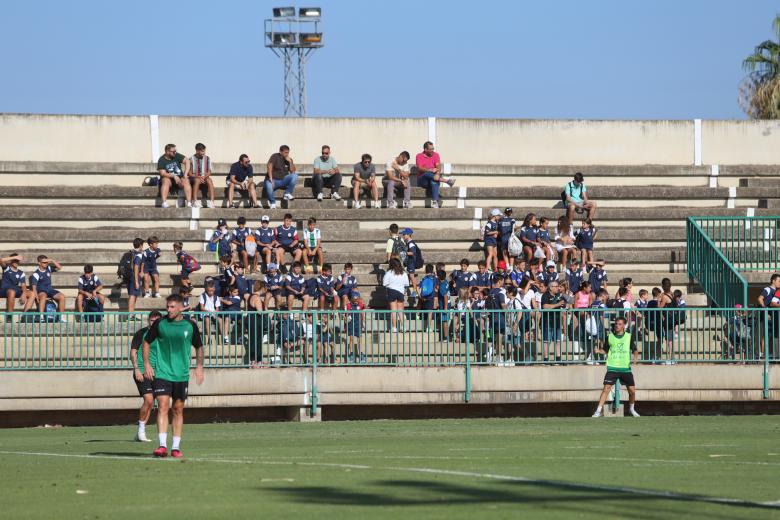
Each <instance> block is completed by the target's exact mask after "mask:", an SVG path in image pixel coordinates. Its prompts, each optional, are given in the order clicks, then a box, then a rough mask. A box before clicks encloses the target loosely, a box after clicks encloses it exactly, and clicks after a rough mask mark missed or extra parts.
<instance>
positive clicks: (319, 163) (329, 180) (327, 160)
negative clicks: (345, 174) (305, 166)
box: [311, 144, 341, 201]
mask: <svg viewBox="0 0 780 520" xmlns="http://www.w3.org/2000/svg"><path fill="white" fill-rule="evenodd" d="M325 186H327V187H328V188H330V198H331V199H333V200H341V195H339V188H341V171H340V170H339V165H338V163H337V162H336V159H335V158H334V157H333V156H332V155H331V154H330V146H328V145H327V144H326V145H323V146H322V154H321V155H320V156H319V157H316V158H315V159H314V172H313V175H312V178H311V189H312V193H313V194H314V196H315V197H317V200H320V201H321V200H322V197H323V195H322V189H323V188H324V187H325Z"/></svg>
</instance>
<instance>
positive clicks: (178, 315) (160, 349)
mask: <svg viewBox="0 0 780 520" xmlns="http://www.w3.org/2000/svg"><path fill="white" fill-rule="evenodd" d="M166 301H167V308H168V315H167V316H166V317H165V318H160V319H159V320H157V321H156V322H154V324H153V325H152V326H151V327H150V328H149V332H147V333H146V337H145V338H144V345H143V352H144V355H143V358H144V378H145V379H146V380H147V381H151V382H152V388H153V390H154V397H155V399H157V408H158V409H157V434H158V436H159V439H160V447H159V448H157V449H156V450H154V456H155V457H167V456H168V411H169V410H172V411H173V420H172V421H171V422H172V425H173V447H172V449H171V457H174V458H179V457H181V456H182V453H181V449H180V448H179V445H180V443H181V434H182V430H183V428H184V402H185V401H186V400H187V389H188V385H189V380H190V359H191V356H192V348H193V347H195V350H196V353H197V355H196V366H195V382H196V383H197V384H199V385H200V384H201V383H203V342H202V340H201V337H200V330H199V329H198V325H197V324H196V323H195V322H194V321H192V320H190V319H187V318H185V317H184V315H183V314H182V311H183V310H184V302H183V300H182V298H181V296H179V295H178V294H172V295H170V296H168V298H167V299H166ZM154 342H157V349H156V350H157V356H156V358H157V359H156V360H155V362H154V363H152V362H151V350H152V349H151V344H153V343H154Z"/></svg>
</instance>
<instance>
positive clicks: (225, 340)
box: [222, 334, 230, 345]
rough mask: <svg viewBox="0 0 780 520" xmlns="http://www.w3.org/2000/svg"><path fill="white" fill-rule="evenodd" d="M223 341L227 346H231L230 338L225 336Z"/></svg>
mask: <svg viewBox="0 0 780 520" xmlns="http://www.w3.org/2000/svg"><path fill="white" fill-rule="evenodd" d="M222 341H223V342H224V343H225V345H229V344H230V336H228V335H227V334H225V335H224V336H222Z"/></svg>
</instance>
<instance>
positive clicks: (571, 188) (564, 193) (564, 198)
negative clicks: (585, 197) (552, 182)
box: [561, 182, 582, 208]
mask: <svg viewBox="0 0 780 520" xmlns="http://www.w3.org/2000/svg"><path fill="white" fill-rule="evenodd" d="M567 184H568V186H569V188H570V190H571V194H572V195H574V188H576V186H572V183H571V182H569V183H567ZM579 196H580V197H582V184H580V195H579ZM561 202H562V203H563V207H564V208H565V207H566V188H564V189H563V191H562V192H561Z"/></svg>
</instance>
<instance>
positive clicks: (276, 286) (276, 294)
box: [263, 263, 285, 309]
mask: <svg viewBox="0 0 780 520" xmlns="http://www.w3.org/2000/svg"><path fill="white" fill-rule="evenodd" d="M263 281H264V282H265V290H266V294H265V308H266V309H268V308H269V307H270V303H271V299H273V300H274V306H275V307H276V308H277V309H278V308H279V307H281V301H282V287H283V285H284V282H285V278H284V277H283V276H282V274H281V273H280V272H279V266H278V265H276V264H274V263H270V264H268V269H267V271H266V274H265V278H264V280H263Z"/></svg>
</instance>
